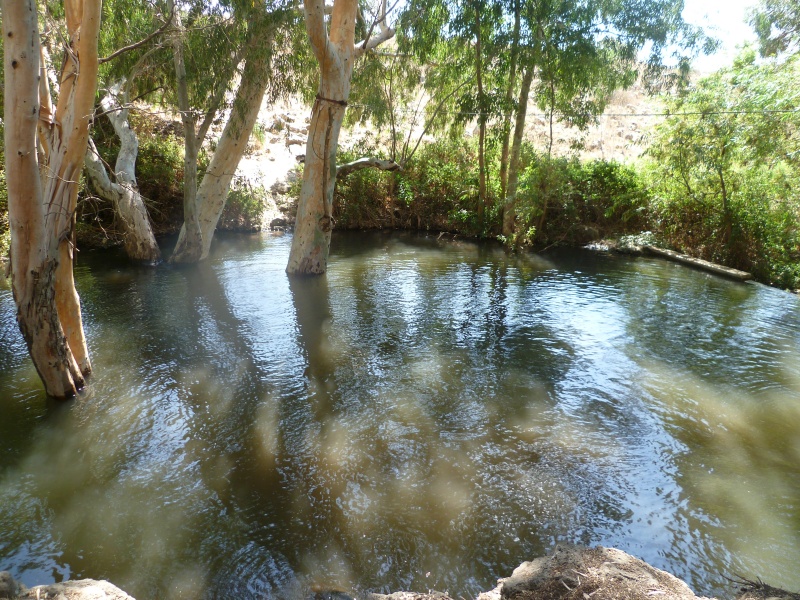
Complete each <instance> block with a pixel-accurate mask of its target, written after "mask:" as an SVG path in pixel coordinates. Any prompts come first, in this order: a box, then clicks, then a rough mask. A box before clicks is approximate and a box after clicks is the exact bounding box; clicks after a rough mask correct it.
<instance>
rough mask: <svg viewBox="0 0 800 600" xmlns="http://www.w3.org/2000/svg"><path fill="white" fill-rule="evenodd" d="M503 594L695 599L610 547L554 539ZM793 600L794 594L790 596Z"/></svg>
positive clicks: (588, 599)
mask: <svg viewBox="0 0 800 600" xmlns="http://www.w3.org/2000/svg"><path fill="white" fill-rule="evenodd" d="M500 594H501V597H502V598H503V599H504V600H505V599H508V600H511V599H514V600H616V599H618V598H625V599H626V600H653V599H654V598H657V599H658V600H697V598H698V597H697V596H695V595H694V592H692V590H691V589H689V586H688V585H686V584H685V583H684V582H683V581H681V580H680V579H678V578H677V577H675V576H674V575H670V574H669V573H666V572H664V571H661V570H659V569H656V568H655V567H652V566H650V565H648V564H647V563H645V562H644V561H641V560H639V559H638V558H634V557H633V556H631V555H630V554H626V553H625V552H622V551H621V550H616V549H614V548H603V547H599V546H598V547H597V548H585V547H580V546H569V545H565V544H559V545H558V546H556V549H555V550H554V551H553V554H552V555H551V556H547V557H543V558H537V559H536V560H534V561H532V562H526V563H523V564H521V565H520V566H519V567H517V568H516V569H515V570H514V572H513V573H512V575H511V577H509V578H508V579H506V580H505V581H503V583H502V585H501V590H500ZM793 600H794V599H793Z"/></svg>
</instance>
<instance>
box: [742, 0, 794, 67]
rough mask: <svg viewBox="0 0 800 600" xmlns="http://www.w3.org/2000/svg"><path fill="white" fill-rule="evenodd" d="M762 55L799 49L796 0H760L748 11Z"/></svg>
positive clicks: (772, 54)
mask: <svg viewBox="0 0 800 600" xmlns="http://www.w3.org/2000/svg"><path fill="white" fill-rule="evenodd" d="M749 20H750V25H751V26H752V27H753V29H754V30H755V32H756V35H758V42H759V47H760V50H761V54H762V56H776V55H779V54H784V53H790V52H791V51H794V52H797V51H798V50H800V6H799V5H798V3H797V2H796V0H760V2H759V3H758V5H757V6H756V8H755V9H754V10H752V11H751V13H750V19H749Z"/></svg>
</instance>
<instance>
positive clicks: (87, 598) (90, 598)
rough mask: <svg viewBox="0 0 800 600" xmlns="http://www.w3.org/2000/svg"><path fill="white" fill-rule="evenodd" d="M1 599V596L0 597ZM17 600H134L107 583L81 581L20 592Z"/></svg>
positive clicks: (41, 586)
mask: <svg viewBox="0 0 800 600" xmlns="http://www.w3.org/2000/svg"><path fill="white" fill-rule="evenodd" d="M0 598H2V596H0ZM16 598H17V599H18V600H134V599H133V597H131V596H129V595H128V594H126V593H125V592H123V591H122V590H121V589H119V588H118V587H117V586H115V585H113V584H111V583H109V582H108V581H95V580H94V579H81V580H78V581H65V582H63V583H53V584H51V585H37V586H36V587H33V588H30V589H29V590H22V592H21V594H20V595H19V596H16Z"/></svg>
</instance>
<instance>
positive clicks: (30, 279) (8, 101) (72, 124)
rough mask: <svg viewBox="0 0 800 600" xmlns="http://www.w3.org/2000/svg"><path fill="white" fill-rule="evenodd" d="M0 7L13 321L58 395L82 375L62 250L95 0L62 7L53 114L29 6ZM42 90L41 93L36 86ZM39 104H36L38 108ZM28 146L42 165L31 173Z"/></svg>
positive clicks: (82, 344)
mask: <svg viewBox="0 0 800 600" xmlns="http://www.w3.org/2000/svg"><path fill="white" fill-rule="evenodd" d="M2 9H3V43H4V56H5V58H4V72H5V147H6V179H7V186H8V188H7V189H8V196H9V222H10V228H11V259H12V261H11V275H12V289H13V293H14V299H15V302H16V304H17V320H18V323H19V326H20V330H21V332H22V335H23V337H24V339H25V342H26V344H27V346H28V350H29V352H30V355H31V359H32V360H33V364H34V366H35V367H36V370H37V372H38V373H39V376H40V378H41V379H42V382H43V383H44V387H45V391H46V392H47V394H49V395H50V396H53V397H56V398H67V397H70V396H72V395H74V394H75V393H76V390H77V389H78V388H79V387H81V386H82V385H83V383H84V376H85V375H87V374H88V373H89V372H90V371H91V364H90V362H89V354H88V350H87V348H86V341H85V339H84V336H83V323H82V320H81V312H80V303H79V299H78V295H77V292H76V291H75V286H74V281H73V279H72V258H73V254H72V253H73V234H74V219H75V206H76V203H77V181H78V177H79V176H80V169H81V165H82V164H83V157H84V155H85V153H86V143H87V139H88V136H89V116H90V114H91V112H92V108H93V105H94V94H95V87H96V83H97V66H98V65H97V39H98V33H99V26H100V1H99V0H83V1H81V2H76V1H73V0H67V1H66V2H65V3H64V12H65V15H66V21H67V31H68V33H69V37H70V53H69V55H68V56H67V57H66V59H65V61H64V67H63V70H62V73H61V86H60V87H61V89H60V92H59V98H58V103H57V106H56V109H55V112H53V111H52V110H51V108H50V100H49V97H42V98H41V99H40V91H41V90H40V73H41V68H40V59H41V52H40V44H39V31H38V22H37V11H36V4H35V1H34V0H4V1H3V4H2ZM42 89H43V90H44V91H47V90H46V86H43V87H42ZM40 102H42V104H43V105H44V106H45V107H46V110H42V111H41V112H40ZM40 120H41V122H40ZM37 129H38V132H39V134H40V136H42V137H41V138H39V139H37ZM38 148H41V149H42V152H43V159H44V161H45V162H44V164H43V165H42V168H41V170H40V168H39V161H38V152H37V149H38ZM40 177H43V178H44V180H43V181H42V180H40Z"/></svg>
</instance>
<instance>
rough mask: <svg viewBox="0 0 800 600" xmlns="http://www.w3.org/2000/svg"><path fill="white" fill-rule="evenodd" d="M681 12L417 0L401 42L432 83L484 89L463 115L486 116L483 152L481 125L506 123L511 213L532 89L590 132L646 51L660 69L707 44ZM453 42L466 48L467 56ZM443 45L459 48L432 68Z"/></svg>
mask: <svg viewBox="0 0 800 600" xmlns="http://www.w3.org/2000/svg"><path fill="white" fill-rule="evenodd" d="M682 6H683V3H682V0H642V1H641V2H620V1H619V0H585V1H577V0H474V1H473V2H466V3H456V2H451V1H449V0H411V1H410V2H409V3H408V4H407V8H406V11H405V12H404V16H403V18H402V19H401V27H400V28H399V30H400V33H399V36H398V38H399V40H400V42H401V47H402V48H403V49H404V50H407V51H409V52H413V53H414V54H415V55H416V56H417V57H418V58H419V60H420V61H421V62H422V63H423V64H427V65H429V66H430V68H429V70H428V72H427V73H426V78H427V79H428V80H434V79H438V81H437V82H436V84H435V87H436V89H438V90H444V89H447V87H448V86H447V85H446V84H445V83H443V81H442V79H446V78H448V77H449V78H450V81H451V86H452V85H453V83H454V82H456V81H461V79H462V78H465V77H468V78H469V79H470V80H471V81H474V82H475V84H474V85H468V86H467V87H466V88H465V89H464V93H463V94H462V97H461V99H460V102H459V103H458V109H457V110H456V111H454V112H460V113H462V115H463V113H472V114H474V115H477V116H478V124H479V145H482V144H481V140H482V139H483V129H482V127H481V125H482V123H484V122H485V120H486V119H489V120H490V121H494V122H496V121H497V120H499V121H500V135H501V139H502V143H503V150H502V152H501V165H500V186H499V187H500V190H501V192H502V193H503V194H504V200H505V204H506V207H507V210H511V209H512V207H513V195H514V194H513V193H509V192H510V191H511V190H510V188H512V187H514V180H515V178H516V177H517V174H516V173H515V170H516V169H518V164H517V163H518V159H515V158H514V157H515V156H516V157H518V156H519V149H520V145H521V143H522V135H523V132H524V127H525V117H526V112H527V99H528V97H529V95H530V94H529V92H530V91H531V89H530V86H531V85H534V84H535V87H534V88H533V90H532V91H533V98H534V99H535V101H536V103H537V105H539V106H541V107H542V108H545V109H547V110H548V112H549V113H550V114H552V115H557V114H562V115H565V118H566V120H568V122H569V123H570V124H574V125H585V124H586V123H588V122H589V121H590V120H592V119H593V118H595V117H596V116H597V115H598V114H600V112H602V109H603V107H604V105H605V102H606V101H607V97H608V94H609V93H610V91H612V90H613V89H616V88H617V87H620V86H625V85H629V84H630V83H632V82H633V80H634V79H635V75H636V69H637V67H638V65H637V58H638V53H639V52H640V51H641V50H642V49H643V48H644V47H645V46H648V45H649V46H650V49H651V56H650V64H651V66H653V67H654V66H655V65H656V64H660V61H661V58H662V55H663V54H664V52H665V50H666V49H667V48H668V47H671V46H673V45H675V47H677V48H678V49H679V51H680V50H682V49H684V48H687V47H689V46H693V45H696V43H697V42H698V40H700V39H701V36H700V35H699V32H698V31H697V30H694V29H692V28H691V27H689V26H688V25H686V24H685V23H684V22H683V20H682V18H681V14H680V13H681V10H682ZM423 16H424V17H423ZM478 25H479V26H478ZM454 42H458V45H460V46H461V47H462V48H466V50H464V51H463V52H459V50H458V48H457V47H456V44H455V43H454ZM441 45H446V46H449V47H450V48H451V49H452V50H451V52H450V53H449V55H448V56H447V57H446V58H444V60H443V61H441V62H435V63H433V62H432V61H430V60H429V59H430V58H431V57H432V56H433V54H434V49H435V48H437V47H439V46H441ZM467 52H470V53H473V54H474V55H476V59H475V60H474V61H472V64H470V61H467V60H464V57H465V53H467ZM477 55H481V56H482V58H481V59H477ZM487 72H491V76H492V79H493V81H492V82H491V83H490V84H489V85H486V82H485V81H483V80H484V78H485V75H486V74H487ZM468 97H471V100H467V98H468ZM512 99H513V100H512ZM512 122H513V123H514V137H513V139H510V138H511V123H512ZM515 141H516V144H517V146H516V152H515V148H514V146H513V144H514V142H515ZM481 154H483V152H482V151H481V152H479V155H481ZM484 170H485V168H484V167H481V168H480V171H481V174H482V175H483V173H484ZM482 179H483V177H482V176H481V180H482ZM479 185H480V184H479ZM480 187H481V193H482V192H483V186H482V185H480ZM478 210H481V207H480V206H479V208H478ZM504 223H505V226H504V229H506V230H508V229H509V228H510V227H511V226H512V225H513V214H512V215H506V216H504Z"/></svg>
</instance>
